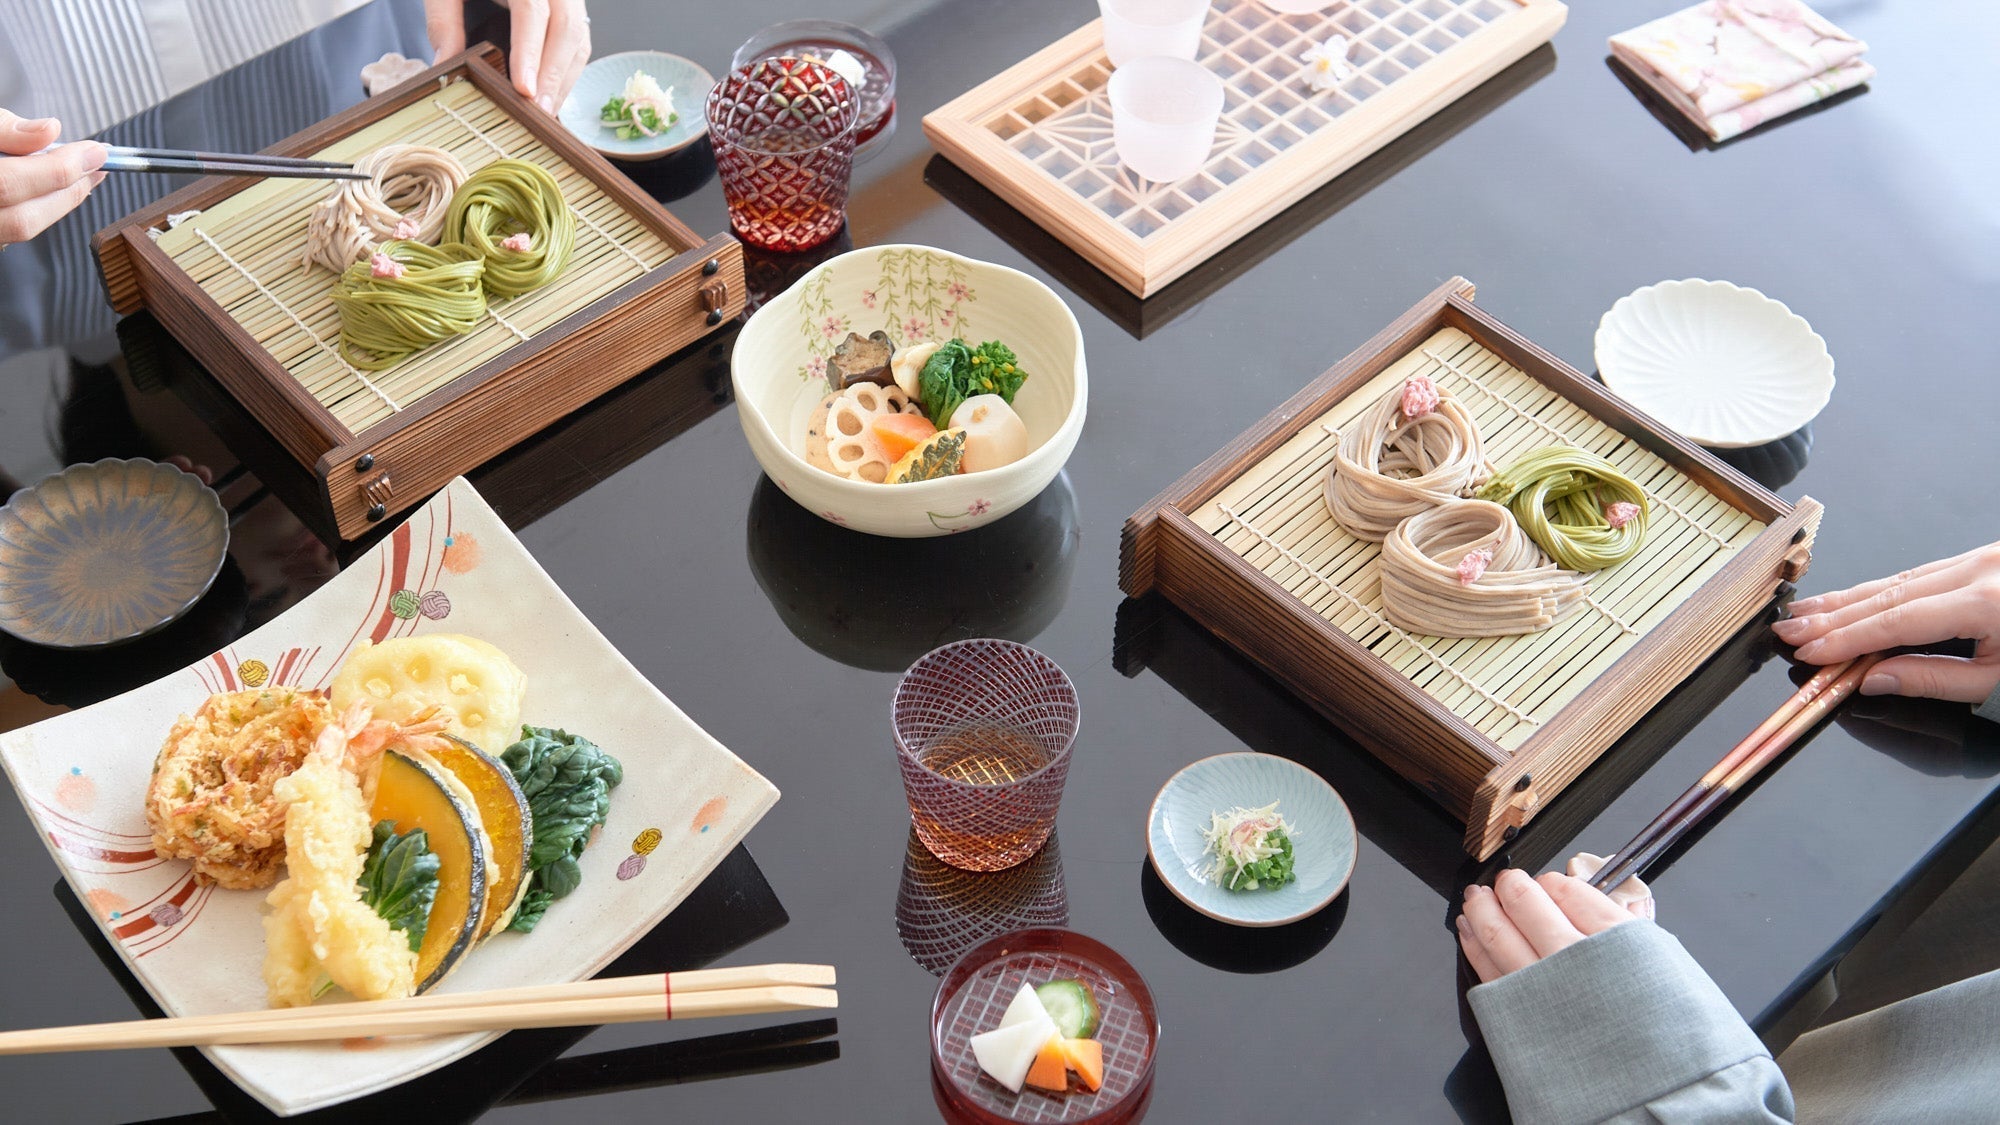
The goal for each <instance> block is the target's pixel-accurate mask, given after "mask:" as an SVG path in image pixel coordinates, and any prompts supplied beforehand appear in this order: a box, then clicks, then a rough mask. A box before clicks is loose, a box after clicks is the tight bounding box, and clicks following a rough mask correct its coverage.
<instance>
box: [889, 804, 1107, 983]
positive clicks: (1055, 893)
mask: <svg viewBox="0 0 2000 1125" xmlns="http://www.w3.org/2000/svg"><path fill="white" fill-rule="evenodd" d="M1068 925H1069V890H1068V886H1067V884H1066V883H1064V881H1063V865H1062V845H1061V844H1060V843H1059V842H1058V841H1057V838H1056V836H1055V835H1054V834H1051V835H1050V836H1049V839H1048V843H1046V844H1043V845H1042V850H1041V851H1039V852H1036V853H1035V854H1034V855H1033V856H1031V857H1029V858H1028V859H1027V860H1026V861H1025V862H1023V863H1019V864H1016V865H1015V866H1013V867H1010V868H1007V869H1006V870H1005V871H962V870H960V869H959V868H956V867H953V866H951V865H949V864H947V863H945V862H944V861H943V860H941V859H939V858H938V857H936V856H934V855H932V854H931V853H930V851H929V849H927V848H925V847H924V844H923V841H922V840H920V839H918V838H917V831H916V829H915V828H911V829H910V840H909V846H908V847H906V848H905V849H904V852H903V878H902V880H901V881H900V882H899V883H897V885H896V936H897V937H900V938H902V939H903V948H904V949H907V950H909V951H910V958H911V959H912V960H914V961H915V962H916V963H917V964H919V965H922V966H923V967H924V968H926V969H928V970H930V972H931V974H932V975H933V976H942V975H944V971H945V970H946V969H949V968H951V966H952V963H953V962H955V961H957V960H958V958H959V955H960V954H962V953H964V952H965V951H966V950H968V949H970V948H972V947H973V946H975V945H977V944H979V943H980V942H982V941H985V940H986V939H987V938H990V937H994V936H997V935H999V934H1004V933H1007V932H1008V931H1010V930H1020V929H1026V928H1028V927H1030V926H1055V927H1064V926H1068Z"/></svg>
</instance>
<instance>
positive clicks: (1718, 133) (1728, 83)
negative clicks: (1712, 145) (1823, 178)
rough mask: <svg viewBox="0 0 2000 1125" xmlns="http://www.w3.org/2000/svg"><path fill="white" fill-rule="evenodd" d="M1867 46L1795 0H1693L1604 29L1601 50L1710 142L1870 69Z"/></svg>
mask: <svg viewBox="0 0 2000 1125" xmlns="http://www.w3.org/2000/svg"><path fill="white" fill-rule="evenodd" d="M1867 50H1868V45H1867V44H1866V43H1863V42H1861V41H1860V40H1859V39H1856V38H1854V37H1853V36H1851V35H1849V34H1847V33H1846V32H1844V31H1842V30H1840V29H1839V28H1837V27H1835V26H1833V25H1832V24H1830V23H1828V22H1827V21H1826V20H1825V19H1824V18H1822V17H1821V16H1820V14H1819V13H1818V12H1815V11H1813V10H1812V9H1811V8H1808V7H1806V6H1805V5H1804V4H1803V3H1801V2H1800V0H1702V3H1699V4H1696V5H1695V6H1694V7H1692V8H1687V9H1683V10H1682V11H1678V12H1675V13H1674V14H1672V15H1670V16H1663V17H1661V18H1660V19H1656V20H1654V21H1653V22H1652V23H1649V24H1645V25H1643V26H1640V27H1635V28H1633V29H1632V30H1630V31H1627V32H1623V33H1622V34H1618V35H1614V36H1612V37H1611V53H1612V54H1613V55H1616V56H1617V57H1618V58H1619V60H1621V61H1622V62H1624V63H1625V65H1626V66H1627V67H1629V68H1631V70H1632V71H1633V72H1634V73H1635V74H1637V75H1638V76H1639V77H1640V78H1641V79H1643V80H1644V81H1645V82H1646V84H1647V85H1649V86H1651V87H1652V88H1653V89H1654V90H1656V91H1658V92H1659V94H1660V96H1661V97H1663V98H1665V99H1666V100H1667V102H1668V103H1669V104H1671V105H1672V106H1673V107H1674V108H1676V109H1678V110H1680V111H1681V112H1682V113H1684V114H1686V115H1687V116H1688V118H1689V119H1690V120H1692V121H1693V122H1694V123H1695V124H1696V125H1699V126H1700V127H1701V128H1702V129H1704V130H1705V131H1706V132H1707V133H1708V135H1709V136H1710V137H1713V138H1714V139H1716V140H1718V141H1726V140H1728V139H1729V138H1731V137H1733V136H1735V135H1737V134H1738V133H1741V132H1743V131H1744V130H1746V129H1751V128H1755V127H1756V126H1758V125H1761V124H1763V123H1764V122H1766V121H1769V120H1771V119H1773V118H1776V117H1782V116H1784V115H1785V114H1787V113H1790V112H1792V111H1793V110H1795V109H1799V108H1801V107H1803V106H1808V105H1811V104H1812V103H1814V102H1817V101H1820V100H1822V99H1824V98H1830V97H1832V96H1833V95H1835V94H1838V93H1840V92H1841V91H1842V90H1846V89H1851V88H1852V87H1855V86H1859V85H1861V84H1862V83H1863V82H1866V81H1868V80H1869V79H1870V78H1872V77H1874V75H1875V68H1874V67H1872V66H1870V65H1868V64H1867V63H1866V62H1863V61H1862V60H1861V55H1862V53H1863V52H1865V51H1867Z"/></svg>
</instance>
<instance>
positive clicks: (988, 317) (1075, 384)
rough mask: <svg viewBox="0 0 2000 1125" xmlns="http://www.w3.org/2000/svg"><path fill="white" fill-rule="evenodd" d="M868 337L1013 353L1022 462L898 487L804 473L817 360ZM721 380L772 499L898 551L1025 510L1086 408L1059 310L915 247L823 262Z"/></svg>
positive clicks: (1076, 334) (1032, 284) (1064, 315)
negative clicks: (902, 545) (1021, 374)
mask: <svg viewBox="0 0 2000 1125" xmlns="http://www.w3.org/2000/svg"><path fill="white" fill-rule="evenodd" d="M876 329H881V330H883V331H885V332H887V333H888V334H889V337H890V339H891V340H892V341H893V342H894V343H895V345H896V346H897V347H902V346H904V345H906V344H911V343H916V342H919V341H922V340H930V339H936V340H948V339H950V338H952V337H954V336H958V337H962V338H963V339H965V340H966V341H967V342H968V343H970V344H975V345H976V344H978V343H980V342H982V341H986V340H999V341H1001V342H1002V343H1004V344H1006V345H1007V346H1008V347H1010V348H1012V349H1014V352H1015V354H1016V355H1017V356H1018V357H1019V360H1020V365H1021V367H1022V368H1023V369H1024V370H1026V371H1027V372H1028V379H1027V381H1026V382H1024V383H1023V384H1022V385H1021V389H1020V392H1019V393H1018V394H1017V396H1016V397H1015V399H1014V410H1015V412H1016V413H1018V414H1019V415H1020V416H1021V421H1022V422H1023V423H1024V424H1025V425H1026V426H1027V429H1028V455H1027V456H1026V457H1023V458H1022V459H1021V460H1019V461H1016V462H1014V463H1012V464H1010V465H1003V466H1001V467H1000V468H997V469H987V470H984V471H981V472H976V473H960V474H957V475H955V476H950V477H945V478H942V479H939V480H926V481H916V482H912V483H909V484H875V483H872V482H869V481H862V480H850V479H848V478H846V477H844V476H839V475H836V474H834V473H831V472H828V471H826V470H824V469H820V468H816V467H814V466H813V465H811V464H810V463H808V462H807V461H806V459H805V456H804V455H803V453H802V452H801V451H802V450H804V448H805V441H806V428H807V424H808V423H809V422H810V420H811V418H812V414H813V410H814V408H815V407H817V406H818V405H819V402H820V400H821V399H822V398H823V397H825V395H826V393H827V390H828V387H827V383H826V378H825V370H826V361H827V357H828V356H830V355H832V354H833V351H834V348H835V347H836V346H837V345H839V343H840V342H841V341H843V340H845V339H846V338H847V334H848V333H849V332H859V333H861V334H862V335H864V336H865V335H867V334H868V333H869V332H871V331H874V330H876ZM730 374H731V379H732V380H733V382H734V384H735V388H736V404H737V416H738V418H739V419H740V420H741V422H742V424H743V434H744V437H746V438H747V439H748V440H749V442H750V451H751V453H753V454H754V455H755V456H756V458H757V463H758V464H759V465H762V466H763V467H764V471H765V472H766V473H768V474H770V476H771V479H772V480H773V481H775V482H777V485H778V487H779V488H781V489H783V490H784V492H785V495H787V496H790V497H791V498H792V499H793V500H795V501H797V502H798V503H800V504H802V505H804V506H805V508H806V509H807V510H809V511H811V512H813V513H815V514H817V515H818V516H820V517H821V518H822V519H826V520H829V521H831V522H833V523H836V524H840V525H842V526H844V527H850V528H853V529H854V530H856V531H866V532H869V533H871V534H875V535H888V536H895V537H899V538H905V539H915V538H922V537H925V536H932V535H947V534H950V533H952V532H958V531H967V530H970V529H971V528H975V527H979V526H981V525H982V524H988V523H991V522H993V521H994V520H997V519H999V518H1000V517H1002V516H1004V515H1006V514H1007V513H1009V512H1012V511H1014V510H1015V509H1016V508H1019V507H1020V506H1021V505H1023V504H1026V503H1027V502H1028V501H1029V500H1032V499H1034V497H1035V496H1036V495H1037V494H1038V493H1040V492H1041V491H1042V489H1043V488H1045V487H1047V485H1048V483H1049V482H1050V481H1052V480H1054V479H1055V476H1056V473H1058V472H1060V471H1061V470H1062V467H1063V462H1064V461H1067V460H1068V459H1069V455H1070V451H1071V450H1073V449H1075V448H1076V441H1077V437H1078V436H1079V435H1080V434H1081V433H1082V432H1083V417H1084V409H1085V404H1086V401H1087V399H1088V397H1089V395H1088V391H1089V380H1088V378H1087V376H1086V374H1085V370H1084V359H1083V330H1082V329H1081V328H1080V327H1078V326H1077V322H1076V316H1075V315H1074V314H1073V313H1071V312H1070V310H1069V306H1067V305H1065V304H1064V303H1063V300H1062V298H1060V297H1058V296H1056V294H1055V292H1054V291H1053V290H1051V289H1050V288H1049V287H1048V286H1046V285H1044V284H1042V283H1041V282H1039V281H1037V280H1035V279H1034V278H1032V277H1029V276H1028V275H1027V274H1025V273H1022V272H1021V271H1019V270H1014V269H1008V268H1007V267H1006V266H997V265H994V264H992V263H990V262H981V261H975V260H974V259H971V258H965V257H961V256H959V255H957V254H952V253H949V252H947V251H944V250H937V249H933V248H931V247H928V246H871V247H868V248H867V249H864V250H854V251H850V252H849V253H846V254H842V255H840V256H838V257H835V258H830V259H828V260H827V261H825V262H822V263H821V264H820V265H819V266H817V267H815V268H814V269H813V270H812V272H810V273H808V274H806V275H805V276H804V277H803V278H800V279H799V281H798V282H797V283H796V284H794V285H793V286H792V287H791V288H790V289H787V290H785V291H784V292H783V293H781V294H779V295H778V296H777V297H775V298H773V299H772V300H771V301H769V302H767V303H766V304H765V305H764V306H763V307H762V308H760V309H758V310H757V312H756V314H755V315H753V316H752V317H751V318H750V322H749V323H748V324H746V325H744V327H743V331H742V333H741V334H739V335H738V336H737V338H736V350H735V352H734V353H733V354H732V356H731V358H730Z"/></svg>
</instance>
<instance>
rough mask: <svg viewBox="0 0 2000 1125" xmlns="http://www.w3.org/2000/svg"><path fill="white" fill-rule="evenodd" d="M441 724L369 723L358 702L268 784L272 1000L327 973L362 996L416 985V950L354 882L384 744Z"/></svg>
mask: <svg viewBox="0 0 2000 1125" xmlns="http://www.w3.org/2000/svg"><path fill="white" fill-rule="evenodd" d="M443 725H444V723H443V722H442V721H441V720H438V719H435V718H431V717H429V716H424V717H423V718H422V719H421V720H420V721H418V722H416V723H414V724H411V725H408V726H400V725H398V724H396V723H392V722H388V721H385V720H379V719H378V720H373V721H371V720H370V718H369V709H368V706H367V705H366V704H365V703H363V704H359V705H356V706H354V707H351V708H349V709H348V710H346V711H344V712H342V713H341V715H340V717H339V718H338V719H336V720H335V721H333V722H329V723H327V724H326V726H325V727H324V728H322V729H321V731H320V734H319V737H318V739H317V740H315V742H314V743H313V749H312V752H311V753H309V754H308V755H307V756H306V760H305V761H304V762H303V763H301V764H300V765H299V768H298V769H296V770H293V771H292V773H291V775H290V776H288V777H286V778H285V779H284V780H282V781H280V782H278V783H277V785H276V786H275V787H274V792H275V793H276V795H277V797H278V798H279V799H280V800H282V801H284V802H285V803H286V810H285V866H286V874H285V878H284V879H283V880H282V881H280V882H279V883H278V885H277V887H276V888H275V889H273V890H272V891H271V894H270V897H269V898H268V899H267V900H266V901H267V902H268V904H269V905H270V907H271V912H270V913H269V914H268V915H266V916H265V918H264V986H265V988H266V990H267V991H268V993H269V996H270V1001H271V1006H272V1007H274V1008H289V1007H298V1006H301V1005H305V1004H310V1003H312V1001H313V998H314V996H315V995H317V994H318V993H319V992H320V991H322V989H323V986H324V984H325V983H326V982H329V981H330V982H332V983H333V984H334V985H337V986H339V987H340V988H342V989H345V990H346V991H347V992H348V994H349V995H352V996H353V997H355V998H356V999H360V1000H386V999H395V998H400V997H404V996H408V995H410V994H411V993H412V992H414V991H415V989H416V984H417V982H416V977H415V974H416V965H417V954H416V952H415V951H414V950H412V949H411V948H410V943H409V940H408V939H407V938H406V937H405V936H404V935H403V934H400V933H398V932H396V931H395V930H394V929H392V928H391V927H390V925H389V923H388V922H386V921H384V920H383V918H382V917H381V915H379V914H377V913H375V910H374V909H373V908H372V907H370V906H369V905H368V904H366V903H364V902H363V901H361V892H360V889H359V887H358V886H357V883H358V881H359V880H360V878H361V869H362V866H363V864H364V863H365V861H366V855H367V852H368V846H369V844H370V843H371V842H372V840H373V836H374V828H375V822H374V818H373V817H372V816H371V815H370V813H369V805H370V803H371V801H372V800H373V798H374V789H375V780H376V778H377V776H378V774H379V771H380V769H381V756H382V752H383V751H384V749H386V748H387V746H388V744H389V743H390V742H391V741H396V740H403V739H409V740H421V739H422V738H424V737H425V736H428V735H432V734H435V732H436V731H438V730H439V729H442V727H443Z"/></svg>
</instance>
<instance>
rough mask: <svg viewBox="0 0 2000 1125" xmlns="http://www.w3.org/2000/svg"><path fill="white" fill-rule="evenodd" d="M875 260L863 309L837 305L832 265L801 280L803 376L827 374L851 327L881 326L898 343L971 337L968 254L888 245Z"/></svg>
mask: <svg viewBox="0 0 2000 1125" xmlns="http://www.w3.org/2000/svg"><path fill="white" fill-rule="evenodd" d="M829 264H830V263H829ZM874 265H875V284H874V286H873V287H872V288H868V289H863V290H862V291H861V297H860V302H859V303H860V311H859V312H854V313H849V312H846V311H843V310H839V309H836V308H835V307H834V301H833V297H832V296H831V295H830V294H831V292H832V291H833V283H834V274H833V271H832V270H827V271H825V272H823V273H819V274H817V275H816V276H811V277H808V278H806V279H804V280H802V281H800V282H799V285H800V292H799V306H800V311H801V312H803V313H804V314H805V319H804V320H803V321H802V322H801V323H800V325H799V334H800V336H802V337H803V338H804V340H805V347H806V354H807V355H809V356H810V357H811V358H810V359H808V360H806V362H804V363H803V364H800V365H799V377H800V378H803V379H825V378H826V360H827V357H828V356H831V355H832V354H833V350H834V349H835V348H837V347H839V346H840V342H841V341H842V340H845V339H847V334H848V333H849V332H859V333H861V334H862V335H863V336H866V335H868V334H869V333H870V332H873V331H875V330H876V329H878V328H879V329H881V330H882V331H884V332H887V333H888V334H889V338H890V339H891V340H894V341H895V342H896V346H897V347H903V346H905V345H907V344H915V343H919V342H921V341H924V340H945V339H950V338H951V337H953V336H964V337H965V338H966V339H968V340H970V339H972V336H971V335H969V333H971V332H972V331H973V329H972V327H971V321H970V319H969V316H970V314H971V312H972V306H973V305H974V304H976V303H977V302H978V299H979V297H978V294H977V293H975V292H974V291H973V289H972V286H971V285H970V284H969V271H968V269H967V263H966V260H965V259H963V258H959V257H955V256H950V255H945V254H939V253H934V252H932V251H930V250H927V249H925V248H923V247H918V246H909V247H899V248H884V249H883V250H882V252H881V253H879V254H877V255H876V256H875V262H874ZM975 342H977V341H975Z"/></svg>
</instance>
